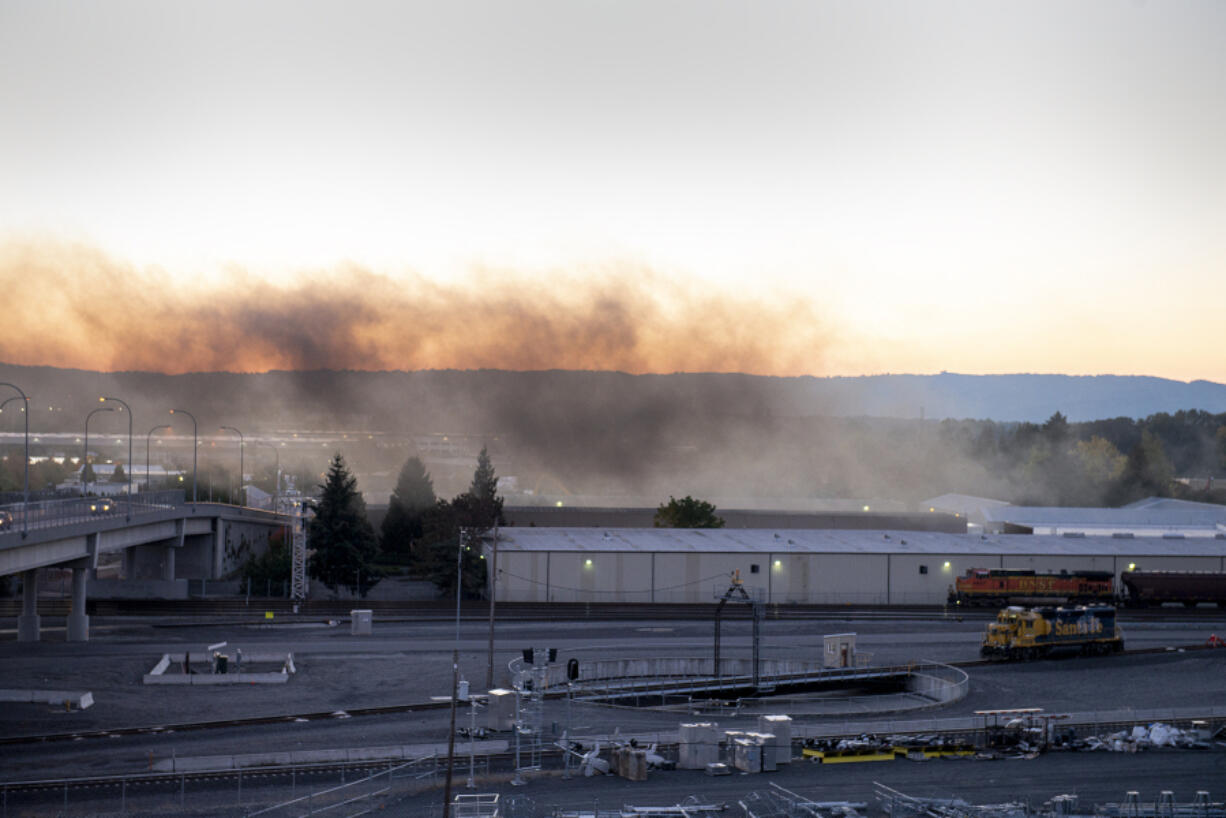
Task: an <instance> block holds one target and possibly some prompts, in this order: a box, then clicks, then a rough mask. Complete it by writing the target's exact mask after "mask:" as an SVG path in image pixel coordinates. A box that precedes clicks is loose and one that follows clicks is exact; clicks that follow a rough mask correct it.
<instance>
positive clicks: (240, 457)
mask: <svg viewBox="0 0 1226 818" xmlns="http://www.w3.org/2000/svg"><path fill="white" fill-rule="evenodd" d="M220 429H221V431H223V432H234V433H235V434H236V435H238V493H239V496H240V498H241V500H242V505H244V506H246V505H247V492H246V491H244V490H243V433H242V432H240V431H239V430H238V429H236V428H235V427H233V426H222V427H220Z"/></svg>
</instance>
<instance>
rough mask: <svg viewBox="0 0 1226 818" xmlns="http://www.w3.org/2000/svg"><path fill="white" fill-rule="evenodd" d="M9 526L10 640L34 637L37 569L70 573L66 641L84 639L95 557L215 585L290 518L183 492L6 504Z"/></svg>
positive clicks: (1, 557) (2, 551)
mask: <svg viewBox="0 0 1226 818" xmlns="http://www.w3.org/2000/svg"><path fill="white" fill-rule="evenodd" d="M4 510H6V511H8V512H9V513H10V514H12V522H11V523H9V524H7V525H6V527H5V528H3V529H0V576H9V575H13V574H19V575H20V576H21V577H22V612H21V615H20V616H19V617H18V620H17V638H18V640H19V641H22V642H36V641H38V639H39V632H40V624H39V616H38V571H39V569H40V568H49V567H59V568H71V569H72V612H71V613H70V614H69V616H68V641H70V642H84V641H86V640H88V639H89V617H88V616H87V615H86V613H85V600H86V597H87V593H88V584H89V580H90V579H91V577H94V578H96V573H95V572H96V571H97V568H98V563H99V558H100V557H102V556H103V555H106V554H109V553H122V555H123V573H124V576H125V577H126V578H127V579H129V580H135V579H147V580H154V581H159V580H160V581H163V582H165V581H169V582H170V583H171V584H173V583H174V581H176V580H180V579H217V578H220V577H224V576H226V575H228V574H230V573H232V572H233V571H234V570H236V569H237V568H238V567H240V566H241V565H242V563H243V562H244V561H246V559H247V558H248V557H250V556H254V555H258V554H260V553H262V552H263V551H264V550H265V549H267V547H268V543H269V539H270V538H271V537H272V535H273V533H274V532H276V531H278V530H279V529H283V528H285V527H287V526H289V525H290V524H291V522H292V518H291V517H289V516H287V515H285V514H277V513H274V512H271V511H264V510H262V509H254V508H244V507H241V506H231V505H225V504H223V503H189V502H185V500H184V495H183V492H181V491H174V492H156V493H150V494H135V495H132V496H131V497H130V498H129V497H127V496H121V497H117V498H98V497H76V498H71V499H67V500H51V501H45V502H38V503H30V504H29V506H28V507H26V506H23V505H20V504H18V505H15V506H8V507H6V508H5V509H4Z"/></svg>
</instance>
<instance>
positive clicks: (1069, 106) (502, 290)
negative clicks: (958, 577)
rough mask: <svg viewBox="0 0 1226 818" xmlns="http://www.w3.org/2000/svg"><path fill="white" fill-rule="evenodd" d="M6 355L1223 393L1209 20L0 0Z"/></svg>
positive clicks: (1098, 6) (1098, 13)
mask: <svg viewBox="0 0 1226 818" xmlns="http://www.w3.org/2000/svg"><path fill="white" fill-rule="evenodd" d="M0 120H2V121H3V127H0V285H3V292H4V294H5V300H6V301H7V308H6V310H5V313H6V316H5V319H6V320H5V323H6V325H7V327H8V328H7V329H6V331H5V332H4V333H2V334H0V361H4V362H8V363H20V364H48V365H57V366H72V367H80V368H86V369H107V370H115V369H132V368H141V369H155V370H159V371H168V372H179V371H192V370H203V369H229V370H238V371H262V370H265V369H270V368H291V369H292V368H308V369H310V368H319V367H322V366H326V367H337V368H354V369H426V368H476V367H495V368H514V369H544V368H555V367H556V368H596V369H621V370H626V371H634V372H645V371H656V372H669V371H711V370H714V371H746V372H754V373H758V374H777V375H799V374H811V375H860V374H878V373H883V372H916V373H926V372H938V371H957V372H967V373H996V372H1057V373H1069V374H1102V373H1115V374H1146V375H1158V376H1163V377H1170V378H1177V379H1182V380H1191V379H1197V378H1205V379H1209V380H1216V381H1223V382H1226V354H1223V352H1222V344H1221V338H1222V332H1221V315H1222V312H1221V308H1222V304H1223V303H1226V148H1224V147H1223V146H1226V4H1222V3H1220V2H1178V0H1175V1H1174V2H1144V1H1143V0H1116V1H1113V2H1078V3H1068V2H1035V1H1034V0H1026V1H1025V2H1008V1H1007V0H1002V1H1001V2H991V3H983V2H906V3H904V2H871V1H869V2H864V1H862V0H856V2H822V1H821V0H808V1H807V2H781V1H779V0H776V1H774V2H772V1H771V0H766V1H765V2H748V0H746V2H737V3H727V2H718V0H701V1H698V0H695V1H694V2H687V1H685V0H678V1H677V2H669V1H668V0H618V2H612V1H611V0H584V1H582V2H579V1H577V0H516V1H515V2H505V0H485V1H483V2H477V1H473V2H466V1H465V0H460V1H459V2H448V3H438V2H411V1H408V2H403V1H402V2H386V3H384V2H369V1H368V2H362V0H358V1H357V2H344V3H341V2H311V1H310V0H292V1H289V0H286V1H284V2H282V1H279V0H270V1H268V2H260V3H249V2H208V3H204V2H192V1H191V0H185V2H175V3H166V2H160V0H154V1H152V2H132V1H131V0H110V1H109V2H105V3H103V2H73V3H64V2H45V1H43V0H37V1H34V2H19V1H15V0H0Z"/></svg>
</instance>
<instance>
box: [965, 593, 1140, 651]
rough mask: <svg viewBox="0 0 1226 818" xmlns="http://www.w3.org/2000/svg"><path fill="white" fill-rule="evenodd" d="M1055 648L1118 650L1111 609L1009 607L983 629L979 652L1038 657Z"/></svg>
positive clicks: (1121, 645) (1118, 635)
mask: <svg viewBox="0 0 1226 818" xmlns="http://www.w3.org/2000/svg"><path fill="white" fill-rule="evenodd" d="M1056 649H1075V650H1077V651H1079V652H1081V653H1083V654H1087V655H1095V654H1104V653H1119V652H1120V651H1122V650H1123V649H1124V637H1123V634H1122V633H1121V632H1120V630H1119V628H1118V626H1117V625H1116V622H1115V608H1114V607H1112V606H1110V605H1090V606H1083V605H1079V606H1076V607H1071V608H1022V607H1018V606H1010V607H1008V608H1005V609H1004V610H1002V611H1001V612H1000V613H998V614H997V615H996V621H995V622H992V623H990V624H989V625H988V627H987V630H986V631H984V634H983V644H982V645H981V646H980V648H979V654H980V655H981V656H985V657H987V658H990V659H1038V658H1040V657H1042V656H1046V655H1048V654H1049V653H1051V652H1052V651H1053V650H1056Z"/></svg>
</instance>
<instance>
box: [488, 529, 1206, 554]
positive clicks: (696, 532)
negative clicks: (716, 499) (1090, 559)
mask: <svg viewBox="0 0 1226 818" xmlns="http://www.w3.org/2000/svg"><path fill="white" fill-rule="evenodd" d="M498 548H499V550H505V551H584V552H609V553H617V552H632V553H664V552H667V553H692V554H704V553H726V554H731V553H745V552H757V553H777V554H782V553H807V554H980V553H991V554H1017V555H1029V554H1037V555H1044V556H1059V555H1068V556H1134V555H1135V556H1172V557H1205V556H1213V557H1220V556H1223V555H1226V534H1219V535H1218V537H1216V538H1214V537H1188V538H1186V539H1185V538H1168V537H1135V538H1114V537H1065V536H1035V535H1027V534H987V535H980V534H946V533H942V532H932V531H863V530H860V531H857V530H845V529H844V530H829V529H820V530H819V529H806V530H795V529H791V530H784V531H772V530H765V529H747V528H698V529H695V528H604V529H601V528H509V529H508V528H503V529H499V532H498Z"/></svg>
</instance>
